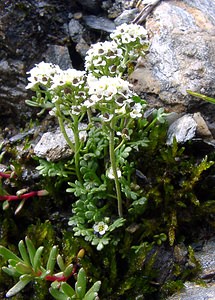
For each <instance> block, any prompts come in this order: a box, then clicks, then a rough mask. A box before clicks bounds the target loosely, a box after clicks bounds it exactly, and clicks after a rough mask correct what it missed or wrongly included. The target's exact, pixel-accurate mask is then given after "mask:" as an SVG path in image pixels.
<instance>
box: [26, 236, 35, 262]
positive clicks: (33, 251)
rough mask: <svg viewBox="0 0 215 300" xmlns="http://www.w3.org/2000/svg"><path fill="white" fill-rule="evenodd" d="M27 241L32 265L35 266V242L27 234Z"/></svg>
mask: <svg viewBox="0 0 215 300" xmlns="http://www.w3.org/2000/svg"><path fill="white" fill-rule="evenodd" d="M25 243H26V246H27V250H28V254H29V258H30V262H31V265H32V266H33V265H34V256H35V253H36V249H35V247H34V244H33V243H32V241H31V240H30V239H29V238H28V237H27V236H26V238H25Z"/></svg>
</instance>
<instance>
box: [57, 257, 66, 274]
mask: <svg viewBox="0 0 215 300" xmlns="http://www.w3.org/2000/svg"><path fill="white" fill-rule="evenodd" d="M57 264H58V266H59V268H60V270H61V271H62V272H63V271H64V270H65V268H66V266H65V263H64V261H63V258H62V256H61V255H60V254H58V256H57Z"/></svg>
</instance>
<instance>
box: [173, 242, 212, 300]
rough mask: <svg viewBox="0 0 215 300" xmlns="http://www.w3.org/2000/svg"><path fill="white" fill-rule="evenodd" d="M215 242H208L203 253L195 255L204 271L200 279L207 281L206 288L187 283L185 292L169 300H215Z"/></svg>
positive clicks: (199, 252) (202, 250)
mask: <svg viewBox="0 0 215 300" xmlns="http://www.w3.org/2000/svg"><path fill="white" fill-rule="evenodd" d="M214 253H215V240H214V238H212V239H210V240H209V241H207V242H206V243H205V244H204V246H203V248H202V249H201V251H198V252H196V253H195V256H196V258H197V259H198V261H199V262H200V264H201V267H202V271H201V274H200V275H199V278H200V279H201V280H202V281H203V280H204V281H205V286H203V285H198V284H196V283H192V282H187V283H186V284H185V287H184V290H183V291H182V292H181V293H179V294H175V295H173V296H171V297H170V298H168V300H214V299H215V284H214V274H215V259H214Z"/></svg>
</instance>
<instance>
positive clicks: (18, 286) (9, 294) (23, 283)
mask: <svg viewBox="0 0 215 300" xmlns="http://www.w3.org/2000/svg"><path fill="white" fill-rule="evenodd" d="M31 280H32V277H31V276H29V275H23V276H21V277H20V280H19V281H18V282H17V283H16V284H15V285H14V286H13V287H12V288H11V289H10V290H9V291H8V292H7V293H6V297H7V298H8V297H12V296H14V295H16V294H17V293H19V292H20V291H21V290H22V289H24V287H25V286H26V285H27V284H28V283H29V282H30V281H31Z"/></svg>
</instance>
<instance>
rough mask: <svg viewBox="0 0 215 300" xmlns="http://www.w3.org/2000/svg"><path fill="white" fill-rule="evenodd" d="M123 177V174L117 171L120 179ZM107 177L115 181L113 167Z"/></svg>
mask: <svg viewBox="0 0 215 300" xmlns="http://www.w3.org/2000/svg"><path fill="white" fill-rule="evenodd" d="M121 176H122V172H121V171H120V170H119V169H117V177H118V178H120V177H121ZM107 177H108V178H110V179H115V177H114V174H113V169H112V167H110V169H109V170H108V171H107Z"/></svg>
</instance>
